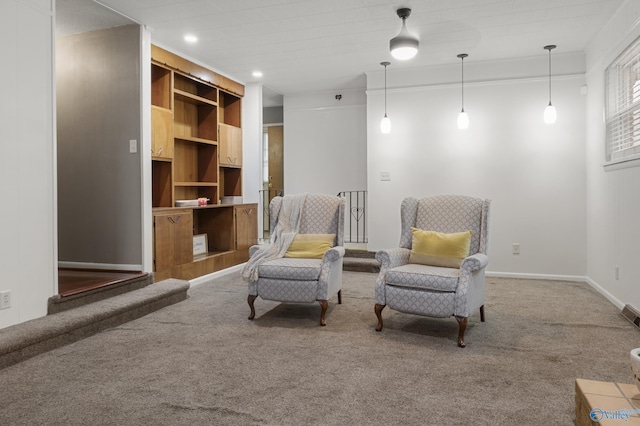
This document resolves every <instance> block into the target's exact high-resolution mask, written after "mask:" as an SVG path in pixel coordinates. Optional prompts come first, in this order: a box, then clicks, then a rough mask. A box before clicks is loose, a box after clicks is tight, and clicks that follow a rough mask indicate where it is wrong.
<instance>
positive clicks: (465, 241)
mask: <svg viewBox="0 0 640 426" xmlns="http://www.w3.org/2000/svg"><path fill="white" fill-rule="evenodd" d="M411 233H412V235H413V238H412V242H411V255H410V256H409V263H420V264H422V265H431V266H444V267H447V268H459V267H460V264H461V263H462V260H463V259H464V258H465V257H467V256H469V246H470V245H471V231H466V232H455V233H453V234H445V233H442V232H435V231H425V230H422V229H418V228H411Z"/></svg>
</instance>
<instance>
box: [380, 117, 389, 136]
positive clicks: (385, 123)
mask: <svg viewBox="0 0 640 426" xmlns="http://www.w3.org/2000/svg"><path fill="white" fill-rule="evenodd" d="M380 131H381V132H382V133H384V134H387V133H391V120H389V117H387V114H385V115H384V117H383V118H382V121H380Z"/></svg>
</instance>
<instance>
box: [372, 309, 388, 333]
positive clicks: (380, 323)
mask: <svg viewBox="0 0 640 426" xmlns="http://www.w3.org/2000/svg"><path fill="white" fill-rule="evenodd" d="M385 306H387V305H378V304H377V303H376V307H375V308H374V311H375V312H376V316H377V317H378V326H377V327H376V331H381V330H382V310H383V309H384V307H385Z"/></svg>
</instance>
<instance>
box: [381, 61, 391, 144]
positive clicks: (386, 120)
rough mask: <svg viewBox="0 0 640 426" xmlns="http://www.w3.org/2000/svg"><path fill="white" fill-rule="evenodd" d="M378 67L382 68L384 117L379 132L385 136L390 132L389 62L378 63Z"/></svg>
mask: <svg viewBox="0 0 640 426" xmlns="http://www.w3.org/2000/svg"><path fill="white" fill-rule="evenodd" d="M380 65H382V66H383V67H384V117H382V121H381V122H380V131H381V132H382V133H385V134H386V133H390V132H391V120H389V117H387V66H388V65H391V62H380Z"/></svg>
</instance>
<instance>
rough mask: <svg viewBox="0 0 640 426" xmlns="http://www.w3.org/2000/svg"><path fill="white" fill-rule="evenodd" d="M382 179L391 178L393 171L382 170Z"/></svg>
mask: <svg viewBox="0 0 640 426" xmlns="http://www.w3.org/2000/svg"><path fill="white" fill-rule="evenodd" d="M380 180H391V172H380Z"/></svg>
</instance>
